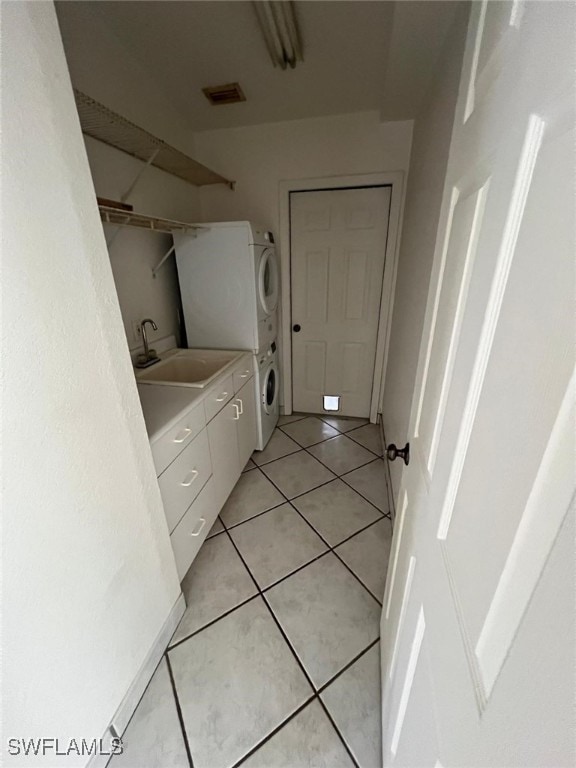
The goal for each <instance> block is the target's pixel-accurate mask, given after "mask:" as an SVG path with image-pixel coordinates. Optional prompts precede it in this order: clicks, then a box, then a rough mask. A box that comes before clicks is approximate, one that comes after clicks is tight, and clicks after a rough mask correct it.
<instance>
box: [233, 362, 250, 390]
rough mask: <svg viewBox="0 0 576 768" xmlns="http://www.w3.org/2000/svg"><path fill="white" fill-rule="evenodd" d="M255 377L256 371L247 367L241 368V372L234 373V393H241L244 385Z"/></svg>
mask: <svg viewBox="0 0 576 768" xmlns="http://www.w3.org/2000/svg"><path fill="white" fill-rule="evenodd" d="M252 376H254V371H253V370H252V368H249V367H248V366H245V367H244V368H241V369H240V370H239V371H235V372H234V393H236V392H239V391H240V390H241V389H242V387H243V386H244V384H246V382H247V381H250V379H251V378H252Z"/></svg>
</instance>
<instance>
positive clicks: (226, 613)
mask: <svg viewBox="0 0 576 768" xmlns="http://www.w3.org/2000/svg"><path fill="white" fill-rule="evenodd" d="M222 533H226V531H222ZM256 597H259V593H258V592H256V594H254V595H250V597H247V598H246V599H245V600H242V602H240V603H238V604H237V605H234V606H232V608H228V610H227V611H224V613H221V614H219V615H218V616H217V617H216V618H215V619H211V620H210V621H209V622H208V623H207V624H203V625H202V626H201V627H198V629H195V630H194V631H193V632H191V633H190V634H189V635H186V637H182V638H181V639H180V640H176V642H175V643H173V644H172V645H169V646H168V648H167V649H166V653H167V652H168V651H173V650H174V648H178V646H179V645H182V643H185V642H186V641H187V640H190V639H191V638H193V637H196V635H199V634H200V632H204V630H205V629H208V628H209V627H211V626H212V625H213V624H216V622H217V621H220V619H225V618H226V616H229V615H230V614H231V613H234V611H235V610H236V609H237V608H242V606H244V605H246V604H247V603H249V602H250V601H251V600H254V598H256Z"/></svg>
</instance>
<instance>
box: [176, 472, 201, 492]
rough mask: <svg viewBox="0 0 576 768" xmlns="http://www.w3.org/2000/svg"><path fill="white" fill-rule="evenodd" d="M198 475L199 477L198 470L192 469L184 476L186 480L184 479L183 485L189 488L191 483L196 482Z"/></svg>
mask: <svg viewBox="0 0 576 768" xmlns="http://www.w3.org/2000/svg"><path fill="white" fill-rule="evenodd" d="M197 477H198V470H197V469H191V470H190V472H188V474H187V475H186V477H185V478H184V480H182V482H181V483H180V485H183V486H184V488H188V487H189V486H190V485H192V483H193V482H194V480H196V478H197Z"/></svg>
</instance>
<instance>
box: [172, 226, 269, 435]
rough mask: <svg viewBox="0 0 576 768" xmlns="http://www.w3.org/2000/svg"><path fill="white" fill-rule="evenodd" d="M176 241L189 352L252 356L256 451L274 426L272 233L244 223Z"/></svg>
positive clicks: (217, 228) (179, 236)
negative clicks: (239, 351)
mask: <svg viewBox="0 0 576 768" xmlns="http://www.w3.org/2000/svg"><path fill="white" fill-rule="evenodd" d="M206 227H207V229H205V230H199V231H198V233H197V235H196V237H191V236H189V235H176V236H175V238H174V241H175V245H176V262H177V265H178V280H179V282H180V293H181V296H182V306H183V309H184V320H185V324H186V335H187V338H188V345H189V346H190V347H209V348H212V349H246V350H250V351H252V352H253V353H254V369H255V376H254V381H255V386H256V388H257V391H256V399H257V403H258V408H257V415H258V449H259V450H263V449H264V447H265V445H266V443H267V442H268V440H269V439H270V437H271V435H272V432H273V431H274V427H275V426H276V423H277V421H278V410H279V405H278V390H279V384H280V379H279V372H278V352H277V333H278V313H277V307H278V298H279V291H280V286H279V271H278V264H277V261H276V252H275V248H274V238H273V236H272V233H271V232H267V231H266V230H264V229H262V228H260V227H257V226H255V225H254V224H251V223H250V222H248V221H233V222H220V223H214V224H207V225H206Z"/></svg>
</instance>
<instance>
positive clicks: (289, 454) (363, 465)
mask: <svg viewBox="0 0 576 768" xmlns="http://www.w3.org/2000/svg"><path fill="white" fill-rule="evenodd" d="M325 423H326V422H325ZM328 426H330V425H328ZM361 426H363V427H365V426H366V424H362V425H361ZM276 429H280V430H282V433H283V434H285V435H286V436H287V437H289V438H290V439H291V440H294V442H295V443H296V444H297V445H300V446H301V447H300V450H302V451H305V452H306V453H307V454H308V455H309V456H311V457H312V458H313V459H316V461H318V462H319V463H320V464H322V466H323V467H324V468H325V469H327V470H328V471H329V472H332V474H333V475H335V476H336V477H337V478H338V479H340V480H342V482H343V483H346V485H347V486H348V487H349V488H352V490H353V491H356V493H357V494H358V495H359V496H362V498H363V499H364V501H367V502H368V504H371V505H372V506H373V507H374V508H375V509H377V510H378V512H380V514H381V515H384V516H385V517H390V510H388V512H383V511H382V510H381V509H380V508H379V507H377V506H376V504H374V502H372V501H370V499H367V498H366V497H365V496H363V495H362V494H361V493H360V491H358V490H357V489H356V488H354V486H353V485H351V484H350V483H349V482H348V481H347V480H345V479H344V475H348V474H350V473H352V472H356V470H357V469H362V468H363V467H367V466H368V465H369V464H373V463H374V462H375V461H376V459H379V460H380V461H384V456H383V455H382V456H379V455H378V454H376V453H374V451H372V450H370V448H366V446H364V445H362V444H361V443H357V442H356V440H354V439H353V438H350V439H351V440H352V441H353V442H354V443H356V445H359V446H360V447H361V448H364V449H365V450H367V451H368V452H369V453H371V454H372V455H373V456H374V458H373V459H370V461H367V462H366V463H365V464H360V465H359V466H357V467H354V469H349V470H348V471H346V472H343V473H342V474H341V475H338V474H337V473H336V472H334V470H333V469H330V467H329V466H328V465H327V464H324V462H323V461H321V459H319V458H318V457H317V456H314V454H313V453H310V451H309V450H308V449H309V448H313V447H314V446H316V445H321V444H322V443H325V442H327V441H328V440H333V439H334V437H342V436H344V437H346V434H345V433H343V432H342V433H340V434H339V435H334V437H327V438H325V439H324V440H320V441H319V442H318V443H312V444H311V445H308V446H304V445H301V444H300V443H298V441H297V440H295V439H294V438H293V437H291V436H290V435H289V434H288V433H287V432H284V430H283V429H282V427H276ZM333 429H335V427H333ZM355 429H360V427H355ZM350 431H351V432H353V431H354V430H350ZM296 453H299V451H294V452H293V453H287V454H286V455H285V456H279V457H278V458H277V459H272V461H267V462H266V463H265V464H262V465H259V464H258V465H256V466H257V469H259V470H260V471H263V470H262V467H265V466H268V465H269V464H273V463H274V462H275V461H281V460H282V459H285V458H287V457H288V456H294V455H295V454H296ZM264 475H265V477H266V478H267V479H268V480H270V478H269V477H268V475H266V473H265V472H264ZM270 482H272V480H270ZM330 482H332V481H331V480H328V481H327V482H326V483H321V484H320V485H318V486H316V488H320V487H321V486H322V485H327V484H328V483H330ZM273 485H275V484H274V483H273ZM275 487H276V488H277V489H278V490H280V489H279V488H278V486H276V485H275ZM316 488H311V489H310V490H311V491H313V490H316ZM309 492H310V491H304V493H309ZM280 493H282V491H280ZM304 493H299V494H297V495H296V496H293V497H292V498H294V499H297V498H298V497H299V496H303V495H304ZM282 495H283V496H284V497H285V498H287V497H286V496H285V494H284V493H282Z"/></svg>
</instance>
